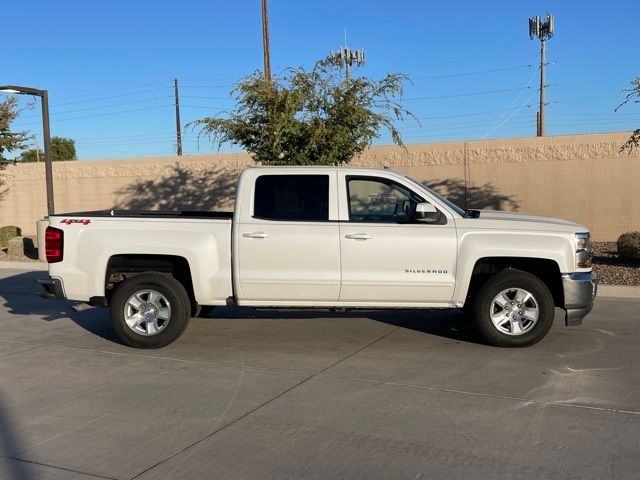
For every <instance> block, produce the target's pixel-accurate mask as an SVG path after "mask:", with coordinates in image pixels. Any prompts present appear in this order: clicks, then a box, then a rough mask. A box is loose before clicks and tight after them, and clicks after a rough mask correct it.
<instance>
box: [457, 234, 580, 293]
mask: <svg viewBox="0 0 640 480" xmlns="http://www.w3.org/2000/svg"><path fill="white" fill-rule="evenodd" d="M569 237H570V236H569V235H567V234H564V233H554V232H523V231H514V232H509V231H492V230H480V231H476V230H470V231H466V232H459V233H458V270H457V274H456V279H457V281H456V288H455V291H454V294H453V300H452V303H453V304H454V305H462V304H463V303H464V301H465V299H466V297H467V293H468V291H469V285H470V283H471V276H472V274H473V270H474V267H475V265H476V264H477V263H478V261H480V260H481V259H486V258H493V257H501V258H504V257H513V258H514V259H523V258H532V259H533V258H535V259H545V260H552V261H554V262H555V263H556V264H557V265H558V268H559V270H560V272H561V273H566V272H573V271H574V270H575V266H574V262H575V259H574V257H575V253H574V249H575V247H574V245H573V243H572V241H573V237H571V238H569Z"/></svg>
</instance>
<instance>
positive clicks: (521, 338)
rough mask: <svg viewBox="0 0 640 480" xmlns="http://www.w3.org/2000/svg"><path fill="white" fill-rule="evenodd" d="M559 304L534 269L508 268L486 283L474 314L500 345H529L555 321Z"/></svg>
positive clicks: (486, 335) (485, 334)
mask: <svg viewBox="0 0 640 480" xmlns="http://www.w3.org/2000/svg"><path fill="white" fill-rule="evenodd" d="M554 314H555V307H554V303H553V296H552V295H551V292H550V291H549V289H548V288H547V286H546V285H545V284H544V283H543V282H542V281H541V280H540V279H539V278H538V277H536V276H534V275H531V274H530V273H527V272H524V271H521V270H516V269H512V268H509V269H506V270H503V271H501V272H499V273H497V274H495V275H494V276H493V277H491V278H490V279H489V280H487V282H486V283H485V284H484V285H483V286H482V288H481V289H480V291H479V292H478V295H477V297H476V300H475V304H474V308H473V316H474V321H475V324H476V327H477V328H478V330H479V332H480V334H481V335H482V337H483V338H484V339H485V340H486V341H487V342H488V343H490V344H491V345H495V346H498V347H526V346H529V345H533V344H534V343H537V342H539V341H540V340H542V339H543V338H544V337H545V335H546V334H547V333H548V332H549V329H550V328H551V326H552V325H553V318H554Z"/></svg>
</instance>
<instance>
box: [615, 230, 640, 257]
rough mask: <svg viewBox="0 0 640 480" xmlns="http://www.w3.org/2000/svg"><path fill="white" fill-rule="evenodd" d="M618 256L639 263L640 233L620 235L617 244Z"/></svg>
mask: <svg viewBox="0 0 640 480" xmlns="http://www.w3.org/2000/svg"><path fill="white" fill-rule="evenodd" d="M617 247H618V255H620V256H621V257H625V258H629V259H632V260H637V261H640V232H627V233H623V234H622V235H620V237H619V238H618V242H617Z"/></svg>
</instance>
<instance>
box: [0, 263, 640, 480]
mask: <svg viewBox="0 0 640 480" xmlns="http://www.w3.org/2000/svg"><path fill="white" fill-rule="evenodd" d="M42 274H43V273H42V272H30V271H23V270H22V271H21V270H11V269H0V478H2V479H12V480H13V479H27V478H28V479H31V478H41V479H68V478H73V479H79V480H85V479H92V478H116V479H126V478H144V479H156V478H167V479H195V478H225V479H227V478H228V479H236V478H243V479H253V478H260V479H264V478H278V479H280V478H295V479H298V478H304V479H327V478H363V479H371V478H380V479H389V478H394V479H395V478H408V479H409V478H505V477H508V478H536V479H538V478H594V479H600V478H637V476H638V472H639V471H640V434H638V432H639V431H640V384H639V382H638V380H637V379H638V378H640V359H639V357H638V345H639V341H640V321H639V320H640V314H638V311H639V307H640V300H632V299H627V300H624V299H623V300H609V299H605V298H601V299H599V300H598V302H597V304H596V306H595V308H594V311H593V313H592V314H591V315H590V316H589V317H587V319H586V322H585V325H584V326H582V327H577V328H576V327H574V328H567V327H564V326H563V325H562V318H561V314H560V312H558V316H557V318H556V325H554V327H553V329H552V330H551V332H550V333H549V336H548V337H547V338H546V339H545V340H543V342H541V343H540V344H538V345H535V346H533V347H530V348H526V349H518V350H507V349H498V348H493V347H489V346H486V345H483V344H482V343H481V342H480V340H479V339H478V337H477V336H476V334H475V332H474V330H473V329H472V328H470V327H469V326H468V325H467V324H466V322H465V321H464V318H463V317H462V315H460V314H459V313H458V312H437V311H433V312H425V311H399V312H351V313H346V314H337V313H329V312H304V311H258V312H255V311H251V310H243V309H226V308H224V309H218V310H216V311H214V313H213V314H212V318H207V319H193V320H192V321H191V324H190V325H189V327H188V329H187V331H186V333H185V334H184V336H183V337H182V338H181V339H180V340H178V341H177V342H176V343H174V344H172V345H170V346H169V347H166V348H164V349H161V350H153V351H141V350H135V349H130V348H128V347H125V346H123V345H121V344H120V343H119V342H117V340H116V339H115V338H114V336H113V333H112V331H111V328H110V325H109V321H108V317H107V312H106V311H105V310H103V309H91V310H88V311H85V312H81V313H76V312H73V311H72V310H71V309H70V308H69V307H70V305H71V304H70V303H69V302H51V301H47V300H43V299H41V298H39V297H37V296H36V293H37V290H38V287H37V285H36V282H35V279H36V278H37V277H38V276H40V275H42Z"/></svg>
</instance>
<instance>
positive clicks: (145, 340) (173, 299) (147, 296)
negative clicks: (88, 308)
mask: <svg viewBox="0 0 640 480" xmlns="http://www.w3.org/2000/svg"><path fill="white" fill-rule="evenodd" d="M110 309H111V323H112V324H113V328H114V330H115V331H116V333H117V334H118V336H119V337H120V339H121V340H122V341H123V342H124V343H126V344H127V345H129V346H130V347H135V348H160V347H164V346H166V345H168V344H170V343H171V342H173V341H174V340H176V339H177V338H178V337H179V336H180V335H182V332H184V330H185V328H186V327H187V324H188V323H189V319H190V317H191V315H190V314H191V302H190V300H189V295H188V294H187V292H186V290H185V289H184V287H183V286H182V284H181V283H180V282H178V281H177V280H176V279H175V278H173V277H170V276H167V275H160V274H146V273H145V274H141V275H136V276H135V277H131V278H129V279H127V280H125V281H124V282H122V283H121V284H120V285H119V286H118V288H117V289H116V291H115V293H114V294H113V297H112V298H111V304H110Z"/></svg>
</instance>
